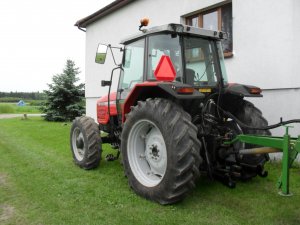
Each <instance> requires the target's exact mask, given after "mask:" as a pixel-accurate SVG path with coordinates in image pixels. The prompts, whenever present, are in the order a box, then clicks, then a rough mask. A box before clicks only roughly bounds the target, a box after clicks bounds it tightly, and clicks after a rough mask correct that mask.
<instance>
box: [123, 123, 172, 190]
mask: <svg viewBox="0 0 300 225" xmlns="http://www.w3.org/2000/svg"><path fill="white" fill-rule="evenodd" d="M127 151H128V152H127V155H128V161H129V165H130V168H131V171H132V173H133V174H134V176H135V178H136V179H137V180H138V181H139V182H140V183H141V184H143V185H144V186H146V187H154V186H156V185H158V184H159V183H160V182H161V181H162V179H163V177H164V175H165V173H166V170H167V148H166V144H165V141H164V138H163V135H162V133H161V131H160V130H159V128H158V127H157V126H156V125H155V124H154V123H153V122H151V121H149V120H139V121H138V122H137V123H135V124H134V125H133V127H132V129H131V130H130V133H129V136H128V142H127Z"/></svg>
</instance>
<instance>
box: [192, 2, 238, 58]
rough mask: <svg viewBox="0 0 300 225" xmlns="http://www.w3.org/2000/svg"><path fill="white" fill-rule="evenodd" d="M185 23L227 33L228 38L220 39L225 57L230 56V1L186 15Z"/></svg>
mask: <svg viewBox="0 0 300 225" xmlns="http://www.w3.org/2000/svg"><path fill="white" fill-rule="evenodd" d="M186 24H187V25H189V26H194V27H200V28H204V29H209V30H221V31H224V32H226V33H228V39H227V40H223V41H222V44H223V51H224V56H225V57H231V56H232V3H229V4H226V5H222V6H220V7H217V8H213V9H211V10H208V11H202V12H200V13H198V14H195V15H193V16H190V17H187V18H186Z"/></svg>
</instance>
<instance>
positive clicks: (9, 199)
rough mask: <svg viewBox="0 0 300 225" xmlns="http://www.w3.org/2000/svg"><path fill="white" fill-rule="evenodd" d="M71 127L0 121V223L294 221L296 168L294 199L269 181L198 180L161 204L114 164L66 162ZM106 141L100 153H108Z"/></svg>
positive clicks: (298, 184)
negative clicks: (89, 166) (91, 166)
mask: <svg viewBox="0 0 300 225" xmlns="http://www.w3.org/2000/svg"><path fill="white" fill-rule="evenodd" d="M69 130H70V124H69V123H68V124H64V123H49V122H46V121H43V120H41V119H40V118H30V119H28V120H21V119H4V120H0V224H3V225H4V224H55V225H57V224H85V225H86V224H105V225H107V224H112V225H113V224H126V225H130V224H149V225H152V224H153V225H156V224H181V225H182V224H189V225H190V224H230V225H233V224H237V225H238V224H249V225H250V224H251V225H253V224H255V225H257V224H268V225H269V224H278V225H279V224H300V213H299V205H300V168H299V167H297V168H293V169H292V170H291V191H292V192H293V194H294V195H293V196H292V197H281V196H279V195H278V194H277V192H278V190H277V189H276V188H275V185H276V181H277V179H278V177H279V175H280V166H279V165H276V164H274V163H273V164H268V165H267V168H268V170H269V176H268V177H267V178H260V177H257V178H254V179H252V180H251V181H250V182H246V183H244V182H239V183H238V184H237V187H236V188H235V189H229V188H227V187H225V186H223V185H222V184H220V183H218V182H212V181H209V180H208V179H206V178H205V177H203V178H202V179H200V180H199V182H198V184H197V187H196V189H195V190H194V191H192V192H191V193H190V194H189V196H188V197H187V198H186V199H185V200H184V201H182V202H180V203H177V204H175V205H171V206H161V205H159V204H157V203H154V202H151V201H148V200H145V199H143V198H141V197H139V196H137V195H136V194H135V193H134V192H133V191H132V190H131V189H130V188H129V187H128V185H127V179H126V178H125V177H124V173H123V168H122V165H121V164H120V162H119V161H114V162H106V161H104V160H102V161H101V165H100V167H99V168H97V169H95V170H91V171H85V170H82V169H80V168H78V167H77V166H75V165H74V164H73V162H72V156H71V151H70V147H69ZM111 152H112V150H111V149H110V148H109V146H107V145H105V146H104V155H106V154H108V153H111Z"/></svg>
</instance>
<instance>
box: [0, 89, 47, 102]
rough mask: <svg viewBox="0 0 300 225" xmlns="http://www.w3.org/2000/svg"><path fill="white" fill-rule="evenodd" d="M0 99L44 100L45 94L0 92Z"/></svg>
mask: <svg viewBox="0 0 300 225" xmlns="http://www.w3.org/2000/svg"><path fill="white" fill-rule="evenodd" d="M0 98H2V99H8V100H9V99H16V100H17V99H18V100H21V99H23V100H45V99H46V94H45V93H43V92H17V91H16V92H12V91H11V92H0Z"/></svg>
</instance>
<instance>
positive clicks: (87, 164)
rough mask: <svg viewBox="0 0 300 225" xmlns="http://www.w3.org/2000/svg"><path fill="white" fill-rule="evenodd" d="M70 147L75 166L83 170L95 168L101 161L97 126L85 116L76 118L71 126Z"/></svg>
mask: <svg viewBox="0 0 300 225" xmlns="http://www.w3.org/2000/svg"><path fill="white" fill-rule="evenodd" d="M70 145H71V151H72V155H73V159H74V162H75V164H76V165H78V166H79V167H82V168H84V169H87V170H88V169H93V168H96V167H97V166H98V165H99V163H100V160H101V152H102V148H101V137H100V133H99V129H98V125H97V124H96V123H95V121H94V120H93V119H92V118H90V117H86V116H82V117H77V118H76V119H75V120H74V121H73V124H72V127H71V133H70Z"/></svg>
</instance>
